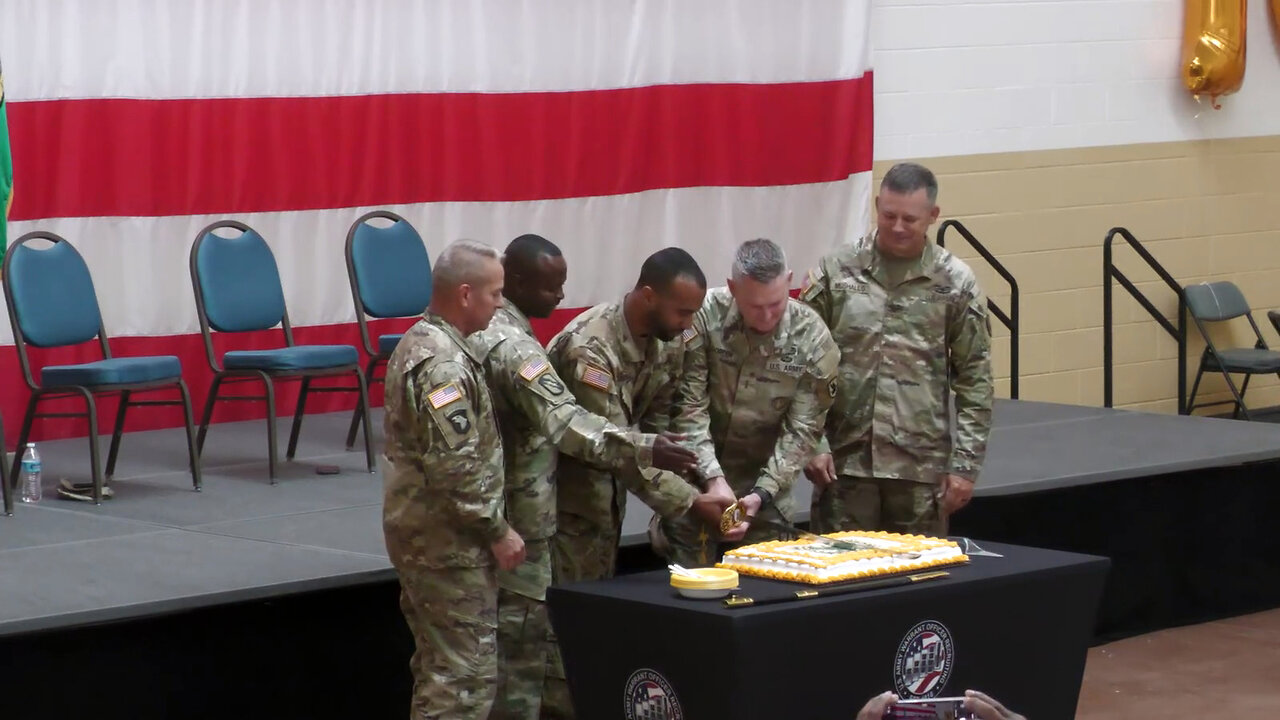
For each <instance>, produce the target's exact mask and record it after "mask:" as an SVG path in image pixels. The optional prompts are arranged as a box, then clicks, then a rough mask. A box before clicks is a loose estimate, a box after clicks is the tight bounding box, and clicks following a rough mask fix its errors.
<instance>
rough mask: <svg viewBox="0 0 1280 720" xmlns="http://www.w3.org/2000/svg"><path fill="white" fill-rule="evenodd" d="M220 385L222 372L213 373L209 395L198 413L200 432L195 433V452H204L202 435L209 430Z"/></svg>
mask: <svg viewBox="0 0 1280 720" xmlns="http://www.w3.org/2000/svg"><path fill="white" fill-rule="evenodd" d="M221 386H222V373H215V374H214V376H213V382H212V383H210V384H209V397H207V398H205V400H204V412H203V413H201V414H200V432H199V433H198V434H197V435H196V452H197V453H198V454H201V455H203V454H204V436H205V434H207V433H208V432H209V421H210V420H212V419H213V404H214V403H215V402H216V401H217V400H218V389H219V388H220V387H221Z"/></svg>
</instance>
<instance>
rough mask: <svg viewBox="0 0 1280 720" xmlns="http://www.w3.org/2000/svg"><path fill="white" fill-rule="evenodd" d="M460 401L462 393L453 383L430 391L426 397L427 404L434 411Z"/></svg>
mask: <svg viewBox="0 0 1280 720" xmlns="http://www.w3.org/2000/svg"><path fill="white" fill-rule="evenodd" d="M461 399H462V392H461V391H459V390H458V386H457V385H454V384H453V383H449V384H448V385H441V386H440V387H438V388H436V389H435V390H432V391H431V394H430V395H427V402H429V403H431V407H432V409H434V410H439V409H440V408H442V407H444V406H445V405H448V404H449V403H451V402H454V401H456V400H461Z"/></svg>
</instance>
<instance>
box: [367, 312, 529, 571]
mask: <svg viewBox="0 0 1280 720" xmlns="http://www.w3.org/2000/svg"><path fill="white" fill-rule="evenodd" d="M384 429H385V433H386V443H387V446H386V450H385V458H384V460H385V464H384V466H383V485H384V500H383V506H382V527H383V532H384V533H385V535H386V542H387V552H388V554H389V555H390V557H391V560H392V562H393V563H394V564H395V565H396V567H404V566H406V565H408V566H416V567H428V568H441V567H485V566H490V565H493V564H494V560H493V554H492V551H491V550H490V549H489V546H490V545H492V544H493V542H494V541H496V540H498V539H499V538H501V537H502V536H503V535H505V534H506V532H507V530H508V525H507V521H506V520H505V519H504V518H503V497H502V437H501V436H500V435H499V434H498V426H497V423H496V421H495V418H494V414H493V403H492V401H491V399H490V396H489V390H488V388H486V386H485V382H484V375H483V371H482V369H481V366H480V360H479V359H478V358H477V357H476V355H475V354H474V351H473V350H472V349H471V347H470V346H469V345H468V344H467V342H466V340H465V339H463V337H462V334H461V333H460V332H459V331H458V329H457V328H455V327H453V326H452V325H450V324H449V323H448V322H446V321H445V320H444V319H443V318H441V317H440V316H438V315H434V314H432V313H430V312H428V313H427V314H425V315H424V316H423V319H422V320H419V321H418V322H417V324H415V325H414V326H413V327H412V328H410V329H409V331H408V332H407V333H405V336H404V338H403V339H402V340H401V341H400V344H399V345H397V346H396V349H395V352H393V353H392V354H391V359H390V360H389V361H388V363H387V379H386V417H385V419H384Z"/></svg>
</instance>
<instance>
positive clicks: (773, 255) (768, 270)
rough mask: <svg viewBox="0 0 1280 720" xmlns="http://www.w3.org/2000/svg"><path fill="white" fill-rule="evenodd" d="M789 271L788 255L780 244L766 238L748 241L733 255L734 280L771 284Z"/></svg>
mask: <svg viewBox="0 0 1280 720" xmlns="http://www.w3.org/2000/svg"><path fill="white" fill-rule="evenodd" d="M786 271H787V255H786V253H784V252H782V248H780V247H778V243H776V242H774V241H772V240H768V239H765V238H756V239H755V240H748V241H746V242H744V243H742V244H741V245H739V246H738V251H737V252H735V253H734V254H733V278H734V279H735V280H737V279H741V278H744V277H748V278H751V279H752V280H755V281H756V282H761V283H771V282H773V281H774V280H776V279H778V276H779V275H781V274H783V273H784V272H786Z"/></svg>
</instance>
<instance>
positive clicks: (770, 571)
mask: <svg viewBox="0 0 1280 720" xmlns="http://www.w3.org/2000/svg"><path fill="white" fill-rule="evenodd" d="M824 537H829V538H835V539H837V540H840V539H846V538H847V539H849V540H857V539H860V538H876V539H882V540H890V541H893V542H894V543H895V544H896V547H894V548H892V549H881V550H858V551H854V550H849V551H846V552H842V553H836V554H834V555H823V556H816V555H806V554H805V553H804V552H803V551H793V552H787V551H788V550H789V549H795V548H799V547H802V546H806V545H812V544H813V541H812V540H770V541H768V542H762V543H756V544H754V545H746V546H744V547H740V548H737V549H735V550H731V551H729V552H728V553H725V556H724V559H723V560H721V561H720V562H718V563H716V567H720V568H726V569H730V570H736V571H737V572H738V573H739V574H741V575H747V576H752V577H764V578H770V579H773V580H788V581H792V582H802V583H807V584H810V585H826V584H828V583H833V582H842V581H847V580H862V579H870V578H874V577H880V576H885V575H900V574H903V573H910V572H916V571H919V570H926V569H930V568H936V567H942V566H946V565H962V564H964V563H967V562H969V557H968V556H967V555H964V554H961V555H955V556H951V557H945V558H919V559H917V560H909V559H904V561H903V562H901V563H896V564H895V565H894V566H893V567H888V568H885V567H878V568H868V569H861V570H858V569H855V570H850V571H849V572H844V573H837V574H834V575H831V574H829V575H826V576H820V575H818V574H817V572H814V571H817V570H826V569H829V568H831V567H834V566H836V565H840V564H843V563H848V562H855V561H858V560H871V559H873V558H880V557H892V556H894V555H900V554H904V553H917V552H926V551H928V550H935V549H938V548H944V547H954V548H959V545H957V544H956V543H954V542H951V541H950V540H943V539H940V538H932V537H927V536H924V535H904V534H900V533H889V532H883V531H879V532H862V531H849V532H837V533H828V534H826V535H824ZM748 558H750V559H759V560H771V561H776V562H787V563H793V564H796V565H804V566H807V567H810V568H813V571H805V570H802V569H799V568H792V567H779V568H762V567H756V566H754V565H748V564H746V563H744V562H735V560H739V561H741V560H745V559H748Z"/></svg>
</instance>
